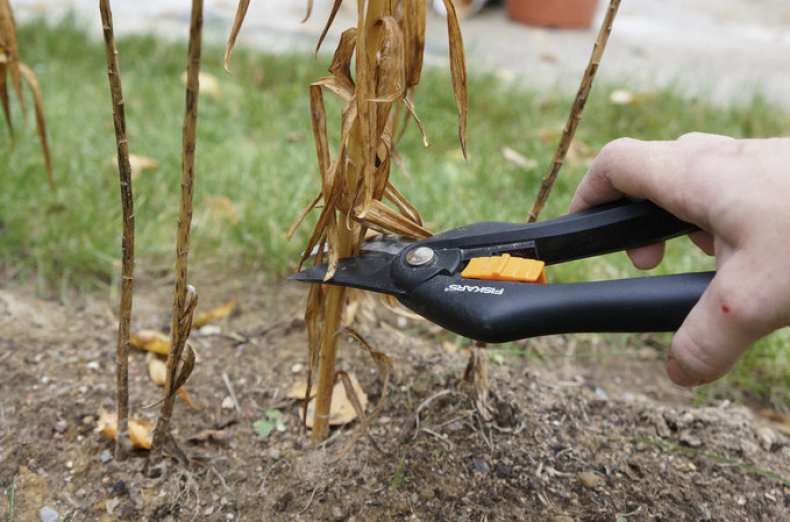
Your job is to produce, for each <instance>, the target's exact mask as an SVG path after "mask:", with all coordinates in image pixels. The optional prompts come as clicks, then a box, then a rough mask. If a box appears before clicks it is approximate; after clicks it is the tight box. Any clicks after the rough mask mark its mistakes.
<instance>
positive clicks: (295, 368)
mask: <svg viewBox="0 0 790 522" xmlns="http://www.w3.org/2000/svg"><path fill="white" fill-rule="evenodd" d="M302 370H304V364H302V363H294V364H293V365H292V366H291V373H302Z"/></svg>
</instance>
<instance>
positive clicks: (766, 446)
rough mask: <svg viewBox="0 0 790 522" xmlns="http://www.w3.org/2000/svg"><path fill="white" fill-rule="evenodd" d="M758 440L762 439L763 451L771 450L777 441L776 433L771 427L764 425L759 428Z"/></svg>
mask: <svg viewBox="0 0 790 522" xmlns="http://www.w3.org/2000/svg"><path fill="white" fill-rule="evenodd" d="M757 440H759V441H760V447H761V448H762V449H763V451H771V448H773V446H774V444H775V443H776V442H777V437H776V433H774V430H772V429H771V428H769V427H767V426H763V427H762V428H759V429H758V430H757Z"/></svg>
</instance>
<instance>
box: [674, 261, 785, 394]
mask: <svg viewBox="0 0 790 522" xmlns="http://www.w3.org/2000/svg"><path fill="white" fill-rule="evenodd" d="M742 254H743V253H742V252H741V253H737V254H735V255H733V256H732V257H730V258H729V259H728V260H727V262H726V263H724V264H722V265H721V266H720V267H719V270H718V272H717V273H716V276H715V277H714V278H713V280H712V281H711V283H710V286H708V288H707V290H705V292H704V293H703V294H702V297H701V298H700V300H699V302H698V303H697V305H696V306H695V307H694V308H693V309H692V310H691V312H690V313H689V315H688V317H686V320H685V321H684V322H683V324H682V326H681V327H680V329H679V330H678V331H677V333H676V334H675V337H674V339H673V340H672V346H671V348H670V351H669V355H668V357H667V374H668V375H669V377H670V379H672V380H673V381H674V382H675V383H676V384H679V385H681V386H697V385H700V384H705V383H709V382H712V381H715V380H716V379H718V378H719V377H722V376H723V375H724V374H726V373H727V372H728V371H729V370H730V369H731V368H732V367H733V366H734V365H735V363H736V362H737V361H738V359H740V357H741V356H742V355H743V354H744V352H746V350H748V349H749V348H750V347H751V346H752V345H753V344H754V343H755V342H757V341H758V340H759V339H760V338H761V337H763V336H765V335H767V334H769V333H770V332H771V331H772V330H773V329H774V327H775V326H774V325H773V324H772V317H773V316H774V315H775V314H774V313H772V311H770V310H765V309H764V308H765V307H764V305H763V303H770V302H771V301H770V299H767V295H766V294H767V293H768V292H770V285H766V284H759V283H758V281H760V279H761V274H759V275H758V274H755V273H754V266H753V265H750V263H748V262H747V261H748V260H747V258H746V256H745V255H742ZM761 287H762V288H761Z"/></svg>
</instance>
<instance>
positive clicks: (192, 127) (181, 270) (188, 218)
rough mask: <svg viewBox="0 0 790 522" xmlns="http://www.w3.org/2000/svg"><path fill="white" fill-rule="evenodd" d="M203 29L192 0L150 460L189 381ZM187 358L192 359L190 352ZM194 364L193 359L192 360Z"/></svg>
mask: <svg viewBox="0 0 790 522" xmlns="http://www.w3.org/2000/svg"><path fill="white" fill-rule="evenodd" d="M202 29H203V0H192V19H191V22H190V25H189V52H188V62H187V87H186V109H185V112H184V125H183V130H182V133H183V134H182V153H181V207H180V211H179V215H178V238H177V240H176V285H175V292H174V295H173V316H172V321H171V326H170V336H171V337H170V338H171V342H170V353H169V354H168V356H167V375H166V380H165V400H164V402H163V404H162V410H161V412H160V414H159V418H158V419H157V421H156V429H155V430H154V438H153V443H152V446H151V453H150V457H149V459H150V460H149V461H155V460H158V459H159V458H160V457H161V453H162V446H163V444H164V440H165V435H166V433H167V430H168V426H169V424H170V419H171V418H172V415H173V407H174V405H175V398H176V391H177V390H178V388H180V387H181V386H182V385H183V381H185V380H186V377H188V375H186V377H185V376H184V373H185V372H186V373H189V372H190V371H191V367H190V368H187V366H188V361H185V362H184V367H183V369H182V372H180V373H179V363H180V362H181V356H182V354H183V352H184V347H185V345H186V341H187V338H188V337H189V330H190V328H191V326H192V312H193V311H194V308H195V305H196V304H197V295H196V294H195V292H194V289H193V288H192V287H188V286H187V269H188V265H189V235H190V229H191V226H192V198H193V192H194V183H195V141H196V130H197V114H198V90H199V83H198V75H199V73H200V51H201V36H202ZM188 355H189V356H190V357H192V358H193V356H194V354H193V352H192V351H191V350H190V351H189V353H188ZM192 364H194V360H192Z"/></svg>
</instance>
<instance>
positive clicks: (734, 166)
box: [571, 134, 790, 386]
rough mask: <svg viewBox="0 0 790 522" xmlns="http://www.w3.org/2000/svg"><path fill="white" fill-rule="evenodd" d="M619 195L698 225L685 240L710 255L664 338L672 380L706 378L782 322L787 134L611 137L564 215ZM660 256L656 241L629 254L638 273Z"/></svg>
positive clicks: (788, 304) (788, 312) (789, 195)
mask: <svg viewBox="0 0 790 522" xmlns="http://www.w3.org/2000/svg"><path fill="white" fill-rule="evenodd" d="M623 195H629V196H635V197H639V198H645V199H649V200H651V201H653V202H654V203H656V204H657V205H659V206H660V207H663V208H664V209H666V210H667V211H669V212H671V213H672V214H674V215H676V216H677V217H679V218H681V219H684V220H686V221H688V222H690V223H693V224H695V225H697V226H698V227H699V228H700V229H702V230H701V231H700V232H696V233H694V234H692V235H691V236H690V237H691V240H692V241H693V242H694V243H695V244H696V245H697V246H699V247H700V248H701V249H702V250H704V251H705V252H706V253H707V254H709V255H715V256H716V264H717V273H716V276H715V277H714V278H713V281H712V282H711V284H710V286H709V287H708V289H707V290H706V291H705V293H704V294H703V295H702V297H701V299H700V300H699V302H698V303H697V305H696V306H695V307H694V308H693V309H692V310H691V312H690V313H689V315H688V317H687V318H686V320H685V321H684V323H683V324H682V325H681V327H680V329H679V330H678V331H677V333H676V334H675V336H674V339H673V340H672V345H671V347H670V351H669V355H668V357H667V373H668V374H669V377H670V378H671V379H672V380H673V381H674V382H676V383H677V384H680V385H683V386H696V385H699V384H704V383H708V382H712V381H714V380H716V379H718V378H720V377H721V376H723V375H724V374H726V373H727V372H728V371H730V369H731V368H732V367H733V365H734V364H735V363H736V362H737V360H738V359H739V358H740V357H741V356H742V355H743V353H744V352H746V350H748V349H749V347H751V346H752V345H753V344H754V343H755V342H756V341H758V340H759V339H760V338H762V337H764V336H766V335H768V334H769V333H771V332H773V331H774V330H777V329H779V328H781V327H783V326H787V325H790V138H773V139H761V140H736V139H732V138H727V137H724V136H716V135H710V134H688V135H685V136H683V137H681V138H680V139H678V140H677V141H653V142H646V141H639V140H634V139H629V138H622V139H618V140H616V141H613V142H611V143H609V144H608V145H606V146H605V147H604V148H603V150H601V153H600V154H599V155H598V157H597V158H596V159H595V160H594V161H593V163H592V165H591V166H590V170H589V172H588V173H587V175H586V176H585V177H584V179H582V181H581V183H580V184H579V187H578V188H577V189H576V194H575V195H574V197H573V200H572V202H571V211H572V212H576V211H579V210H582V209H584V208H587V207H590V206H593V205H598V204H601V203H605V202H607V201H612V200H615V199H619V198H621V197H623ZM663 255H664V245H663V244H656V245H650V246H647V247H642V248H638V249H633V250H630V251H629V252H628V256H629V257H630V258H631V260H632V262H633V263H634V265H635V266H636V267H637V268H641V269H650V268H654V267H655V266H657V265H658V264H659V263H660V262H661V260H662V258H663Z"/></svg>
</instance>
